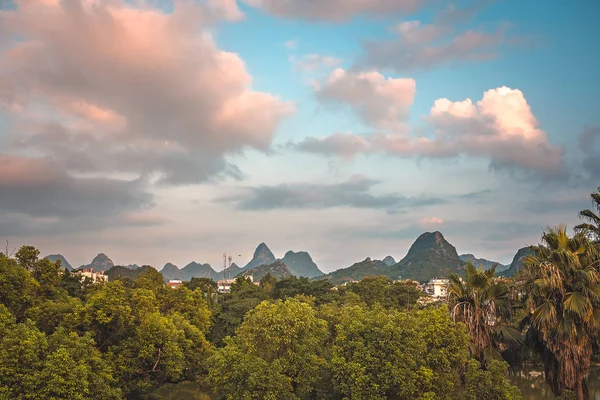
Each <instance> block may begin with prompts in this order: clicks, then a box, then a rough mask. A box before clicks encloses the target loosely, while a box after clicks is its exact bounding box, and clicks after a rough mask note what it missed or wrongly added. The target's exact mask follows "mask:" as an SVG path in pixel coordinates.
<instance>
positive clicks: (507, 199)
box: [0, 0, 600, 271]
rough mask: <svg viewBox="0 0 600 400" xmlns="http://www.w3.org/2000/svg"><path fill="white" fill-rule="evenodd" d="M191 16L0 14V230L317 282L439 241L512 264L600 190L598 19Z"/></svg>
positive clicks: (435, 10)
mask: <svg viewBox="0 0 600 400" xmlns="http://www.w3.org/2000/svg"><path fill="white" fill-rule="evenodd" d="M192 3H193V4H192V5H190V4H188V5H187V7H188V8H185V5H184V6H181V5H176V6H175V7H173V5H172V4H171V3H170V2H169V1H166V2H162V4H161V5H160V8H154V6H153V3H152V2H134V1H129V2H126V3H121V2H119V1H117V2H114V3H108V2H106V3H105V2H99V1H97V0H86V1H83V0H82V2H81V7H79V8H78V7H73V6H72V5H71V6H69V5H67V3H64V4H61V3H60V1H58V0H45V1H44V2H40V3H39V4H38V5H37V6H35V5H33V6H32V5H31V4H27V3H21V5H20V6H18V7H16V8H14V9H11V10H8V9H7V10H4V11H0V24H2V26H4V27H6V28H0V71H2V74H1V75H0V143H3V149H1V150H0V161H1V162H0V190H2V191H3V192H4V193H5V194H4V195H0V226H2V228H0V236H2V237H5V238H7V239H8V240H9V241H10V242H11V243H14V244H15V245H20V244H26V243H27V244H34V245H36V246H38V247H39V248H40V249H41V250H42V253H62V254H64V255H65V256H66V257H67V259H69V261H70V262H71V263H72V264H74V265H79V264H83V263H87V262H89V260H91V259H92V258H93V256H95V255H96V254H97V253H99V252H104V253H106V254H108V255H109V256H110V257H111V258H113V260H114V261H115V262H116V263H120V264H129V263H137V264H151V265H154V266H156V267H158V268H159V269H160V268H161V267H162V265H164V263H166V262H173V263H175V264H177V265H179V266H183V265H185V264H187V263H188V262H190V261H192V260H195V261H198V262H209V263H211V264H212V265H213V266H215V267H218V266H220V256H221V254H222V253H223V252H224V251H227V252H231V253H235V254H241V255H242V257H241V258H240V259H239V260H236V262H237V263H238V264H245V263H246V262H247V261H248V260H249V259H250V257H251V255H252V252H253V250H254V247H256V245H258V243H260V242H263V241H264V242H266V243H267V244H268V245H269V246H270V247H271V249H272V250H273V252H274V253H275V255H276V256H280V257H282V256H283V254H285V252H286V251H287V250H289V249H292V250H295V251H299V250H305V251H308V252H309V253H310V254H311V255H312V256H313V258H314V259H315V262H316V263H317V264H318V265H319V267H320V268H321V269H322V270H324V271H331V270H334V269H337V268H342V267H346V266H349V265H350V264H352V263H353V262H356V261H359V260H362V259H364V258H366V257H372V258H383V257H385V256H386V255H388V254H391V255H392V256H394V257H395V258H396V259H400V258H402V257H403V256H404V255H405V253H406V251H407V250H408V247H409V246H410V244H411V243H412V242H413V241H414V239H416V237H417V236H418V235H419V234H420V233H422V232H425V231H433V230H440V231H441V232H442V233H444V235H445V236H446V238H447V239H448V240H449V241H450V242H451V243H452V244H454V245H455V246H456V247H457V249H458V251H459V253H465V252H469V253H474V254H475V255H476V256H479V257H485V258H488V259H493V260H497V261H499V262H503V263H508V262H510V259H511V258H512V256H513V255H514V253H515V252H516V251H517V250H518V249H519V248H520V247H523V246H525V245H528V244H535V243H537V240H538V238H539V236H540V233H541V230H542V229H543V227H544V226H546V225H552V224H557V223H561V222H564V223H568V224H569V225H570V226H572V225H574V224H575V223H576V222H577V221H578V219H577V212H578V211H579V210H580V209H581V208H582V207H587V206H588V205H589V201H588V195H589V193H590V192H592V191H593V190H594V189H595V188H596V186H598V185H600V180H599V179H598V176H600V170H597V169H596V167H599V166H600V161H598V160H599V159H600V131H598V129H599V127H600V115H599V114H598V112H597V110H598V107H599V106H600V102H599V100H598V95H597V93H599V92H600V78H599V77H598V73H597V71H598V70H599V67H600V51H599V50H598V46H596V45H595V40H596V38H597V37H599V36H600V35H599V33H600V32H599V29H600V28H598V25H597V19H598V16H600V5H598V3H597V2H594V1H576V2H563V1H558V0H553V1H547V2H544V5H543V7H542V6H541V3H540V2H537V1H533V0H528V1H516V0H503V1H500V0H499V1H488V2H486V4H485V5H479V6H477V7H474V5H476V4H479V3H473V2H470V1H458V2H456V3H453V4H449V3H445V2H436V1H415V2H413V3H415V4H418V5H419V7H417V8H416V10H415V11H414V12H412V11H410V12H406V7H404V6H403V4H407V3H410V2H408V1H403V0H399V1H398V2H397V3H395V4H393V3H386V2H384V1H383V0H373V1H372V2H369V1H366V0H365V1H363V2H361V1H357V2H353V3H352V4H354V5H356V6H355V8H354V9H352V7H354V6H351V5H349V3H344V2H339V1H337V0H323V1H322V2H303V1H302V0H291V1H289V2H287V3H285V4H284V3H277V2H276V1H274V0H260V1H259V0H244V1H238V2H237V3H236V1H235V0H210V1H208V0H206V1H204V0H199V1H195V2H192ZM389 4H393V5H392V6H390V5H389ZM481 4H483V3H481ZM386 7H387V8H386ZM48 8H52V9H53V11H54V12H53V13H47V12H45V11H48ZM174 10H175V11H174ZM449 10H450V11H449ZM452 10H454V11H453V12H452ZM133 11H135V12H133ZM465 12H467V14H469V17H465V16H464V15H463V14H465ZM242 15H243V17H242ZM461 15H463V16H462V17H461ZM36 17H37V18H36ZM28 18H31V20H29V19H28ZM33 18H36V19H33ZM77 20H79V21H87V23H85V22H83V23H84V24H85V25H84V26H87V27H89V28H86V29H81V28H78V26H77V24H76V23H71V22H69V21H77ZM415 21H419V22H418V23H417V22H415ZM74 32H77V34H75V33H74ZM15 36H18V37H20V38H22V40H20V41H18V42H17V41H13V40H11V38H14V37H15ZM31 43H35V44H36V45H35V46H31V45H30V46H27V45H28V44H31ZM307 57H308V58H307ZM310 57H312V58H310ZM303 63H304V64H303ZM25 65H35V66H36V67H35V68H24V66H25ZM309 67H312V69H311V68H309ZM503 87H507V88H505V89H501V88H503ZM484 93H486V95H485V97H484ZM482 98H483V99H484V100H482ZM440 99H448V101H447V102H445V101H442V100H440ZM466 99H471V102H470V103H461V102H463V101H465V100H466ZM480 100H481V102H480V103H478V102H479V101H480ZM586 138H587V139H586ZM580 139H581V140H583V141H584V142H585V140H588V141H587V142H586V143H587V145H586V146H584V148H582V147H581V146H580ZM15 176H17V177H20V179H18V180H17V179H15V178H14V177H15ZM49 188H51V189H49ZM6 193H9V194H6ZM38 198H39V199H38ZM36 199H37V200H36ZM44 199H45V200H44ZM34 200H35V201H34ZM2 203H3V204H2Z"/></svg>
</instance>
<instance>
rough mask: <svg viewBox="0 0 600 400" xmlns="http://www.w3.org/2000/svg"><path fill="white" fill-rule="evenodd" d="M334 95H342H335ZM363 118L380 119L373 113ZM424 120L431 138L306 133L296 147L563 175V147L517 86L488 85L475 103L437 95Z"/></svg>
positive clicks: (331, 152)
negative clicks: (480, 161)
mask: <svg viewBox="0 0 600 400" xmlns="http://www.w3.org/2000/svg"><path fill="white" fill-rule="evenodd" d="M341 93H344V92H343V91H341ZM350 93H353V92H352V91H351V92H350ZM338 98H344V97H343V96H342V95H338ZM348 98H350V99H355V101H356V102H357V104H358V107H357V106H355V110H356V112H357V114H359V115H361V116H363V118H364V115H370V114H369V113H368V110H367V112H365V110H363V109H362V108H360V106H361V105H362V103H361V102H360V101H359V100H358V99H360V97H357V98H353V97H351V96H350V97H348ZM347 102H348V103H350V104H353V103H352V102H351V101H347ZM368 104H369V105H372V104H373V103H372V102H369V103H368ZM377 111H380V110H379V109H377ZM388 115H393V113H388ZM366 119H367V120H373V121H381V120H382V119H381V118H379V119H378V118H373V116H372V115H370V118H366ZM383 120H385V118H384V119H383ZM386 122H387V123H386V125H390V124H391V123H392V122H393V119H391V118H390V119H389V120H387V121H386ZM428 124H429V126H430V127H431V128H432V129H433V131H434V135H433V137H412V136H408V135H404V134H383V133H376V134H371V135H356V134H352V133H336V134H334V135H332V136H329V137H322V138H316V137H309V138H307V139H305V140H304V141H302V142H300V143H297V144H296V145H295V146H296V148H298V149H299V150H301V151H305V152H313V153H321V154H332V155H340V156H343V157H346V158H350V157H352V156H355V155H357V154H373V153H385V154H389V155H392V156H398V157H424V158H428V157H430V158H440V157H457V156H461V155H465V156H470V157H477V158H486V159H488V160H490V167H491V168H493V169H515V168H516V169H519V170H521V171H526V172H533V173H536V174H538V175H541V176H543V177H546V178H547V177H553V178H554V177H565V174H566V168H565V163H564V160H563V153H564V150H563V149H562V148H561V147H558V146H553V145H552V144H550V142H549V140H548V137H547V135H546V133H545V132H544V131H543V130H541V129H540V128H539V123H538V121H537V119H536V118H535V116H534V115H533V113H532V112H531V108H530V107H529V104H528V103H527V100H526V99H525V96H524V95H523V93H522V92H521V91H520V90H518V89H511V88H508V87H505V86H503V87H499V88H496V89H490V90H488V91H487V92H485V93H484V95H483V98H482V99H481V100H479V101H478V102H477V103H473V101H472V100H471V99H465V100H462V101H456V102H454V101H450V100H448V99H445V98H443V99H438V100H436V101H435V102H434V105H433V107H432V108H431V112H430V115H429V118H428Z"/></svg>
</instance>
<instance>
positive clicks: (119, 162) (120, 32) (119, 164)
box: [0, 0, 295, 183]
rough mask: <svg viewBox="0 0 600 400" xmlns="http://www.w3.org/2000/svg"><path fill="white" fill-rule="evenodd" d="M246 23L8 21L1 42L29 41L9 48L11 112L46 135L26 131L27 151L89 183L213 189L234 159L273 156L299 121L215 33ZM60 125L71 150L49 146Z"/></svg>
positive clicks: (33, 16) (88, 15)
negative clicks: (87, 177)
mask: <svg viewBox="0 0 600 400" xmlns="http://www.w3.org/2000/svg"><path fill="white" fill-rule="evenodd" d="M241 17H242V14H241V12H240V11H239V10H238V9H237V5H236V2H235V1H234V0H228V1H225V0H208V1H206V2H203V3H202V4H201V5H196V4H194V3H193V2H182V3H176V8H175V11H174V12H173V13H170V14H167V13H164V12H162V11H160V10H158V9H154V8H151V7H150V6H140V7H134V6H132V5H129V4H126V3H125V2H122V1H119V0H115V1H111V2H100V1H94V0H89V1H81V2H77V1H75V2H62V3H56V2H51V1H47V2H46V3H45V4H44V5H43V6H39V7H35V6H32V3H30V2H21V3H20V4H19V9H18V10H17V11H1V12H0V26H2V28H0V29H2V31H3V34H2V37H4V38H7V37H11V36H15V35H16V36H19V37H21V38H23V40H20V41H16V42H5V43H3V45H2V43H0V71H1V74H0V88H2V91H1V92H0V107H2V108H4V109H5V110H9V111H10V110H20V112H19V113H11V114H9V115H12V117H13V118H14V119H15V120H16V124H17V125H19V127H21V128H22V127H32V126H34V127H38V128H37V129H35V130H33V131H32V130H21V132H20V133H19V139H18V140H19V143H20V145H21V146H28V147H30V148H31V149H33V150H35V151H37V152H39V153H41V154H44V155H48V156H52V157H54V158H56V159H58V160H61V159H63V160H64V163H65V164H70V166H71V167H72V168H75V165H74V163H72V162H71V161H70V160H73V159H81V161H82V162H78V163H77V167H78V168H82V169H83V170H84V171H89V172H98V171H106V172H127V173H138V174H148V173H157V174H159V175H161V176H164V177H165V179H166V180H167V181H171V182H173V183H188V182H197V181H200V180H203V179H207V178H208V177H209V176H212V175H215V174H217V173H220V172H222V171H226V170H227V168H228V164H227V162H226V161H225V158H224V157H225V156H226V155H227V154H230V153H236V152H239V151H242V150H243V149H244V148H246V147H254V148H257V149H260V150H266V149H268V148H269V147H270V144H271V141H272V139H273V135H274V132H275V129H276V128H277V126H278V125H279V123H280V122H281V121H282V120H283V119H284V118H286V117H287V116H289V115H291V114H293V113H294V112H295V105H294V104H293V103H291V102H285V101H282V100H280V99H279V98H278V97H276V96H274V95H272V94H269V93H263V92H258V91H255V90H253V89H252V88H251V84H252V77H251V76H250V75H249V74H248V72H247V70H246V68H245V65H244V62H243V60H242V59H240V57H239V56H238V55H237V54H234V53H229V52H225V51H222V50H220V49H219V48H218V47H217V46H216V44H215V42H214V40H213V39H212V37H211V35H210V34H209V33H208V31H207V30H206V29H205V28H208V27H209V26H210V24H211V23H213V22H215V21H217V20H220V19H228V20H236V19H239V18H241ZM39 107H42V108H43V109H44V110H45V112H44V113H43V118H35V117H34V116H35V113H33V112H32V110H34V109H38V108H39ZM32 116H33V117H32ZM49 121H51V123H52V124H53V125H55V126H62V128H61V129H62V133H61V138H62V141H61V142H60V143H58V142H56V141H49V140H45V139H44V133H45V132H47V131H48V130H49V129H47V128H48V122H49ZM73 121H81V122H82V123H72V122H73ZM73 127H76V129H74V128H73ZM150 149H151V150H150ZM84 158H86V160H85V161H84V160H83V159H84ZM107 159H110V160H111V162H110V163H108V162H107V161H106V160H107Z"/></svg>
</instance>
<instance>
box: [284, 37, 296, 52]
mask: <svg viewBox="0 0 600 400" xmlns="http://www.w3.org/2000/svg"><path fill="white" fill-rule="evenodd" d="M283 46H284V47H285V48H286V49H288V50H296V49H297V48H298V41H297V40H295V39H294V40H288V41H286V42H285V43H284V44H283Z"/></svg>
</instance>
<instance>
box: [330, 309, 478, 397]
mask: <svg viewBox="0 0 600 400" xmlns="http://www.w3.org/2000/svg"><path fill="white" fill-rule="evenodd" d="M342 314H343V317H342V322H341V323H340V324H339V325H338V327H337V337H336V338H335V341H334V345H333V358H332V361H331V368H332V373H333V385H334V388H335V389H336V390H337V391H338V392H339V393H340V394H341V395H343V396H344V398H348V399H356V400H362V399H364V400H367V399H369V400H370V399H373V400H377V399H381V400H383V399H389V398H391V399H433V398H435V399H451V398H454V397H453V396H454V395H455V393H456V391H457V389H458V388H459V386H460V379H461V376H460V371H461V369H462V368H463V366H464V365H465V364H466V361H467V343H468V337H467V335H466V333H465V332H464V329H457V326H456V324H454V323H453V322H452V321H451V320H450V318H449V316H448V312H447V310H446V309H445V308H440V309H426V310H421V311H413V312H411V313H408V312H401V311H398V310H395V309H385V308H383V307H381V306H379V305H376V306H375V307H373V308H372V309H367V308H364V307H360V306H355V307H350V308H346V309H344V310H343V313H342Z"/></svg>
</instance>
